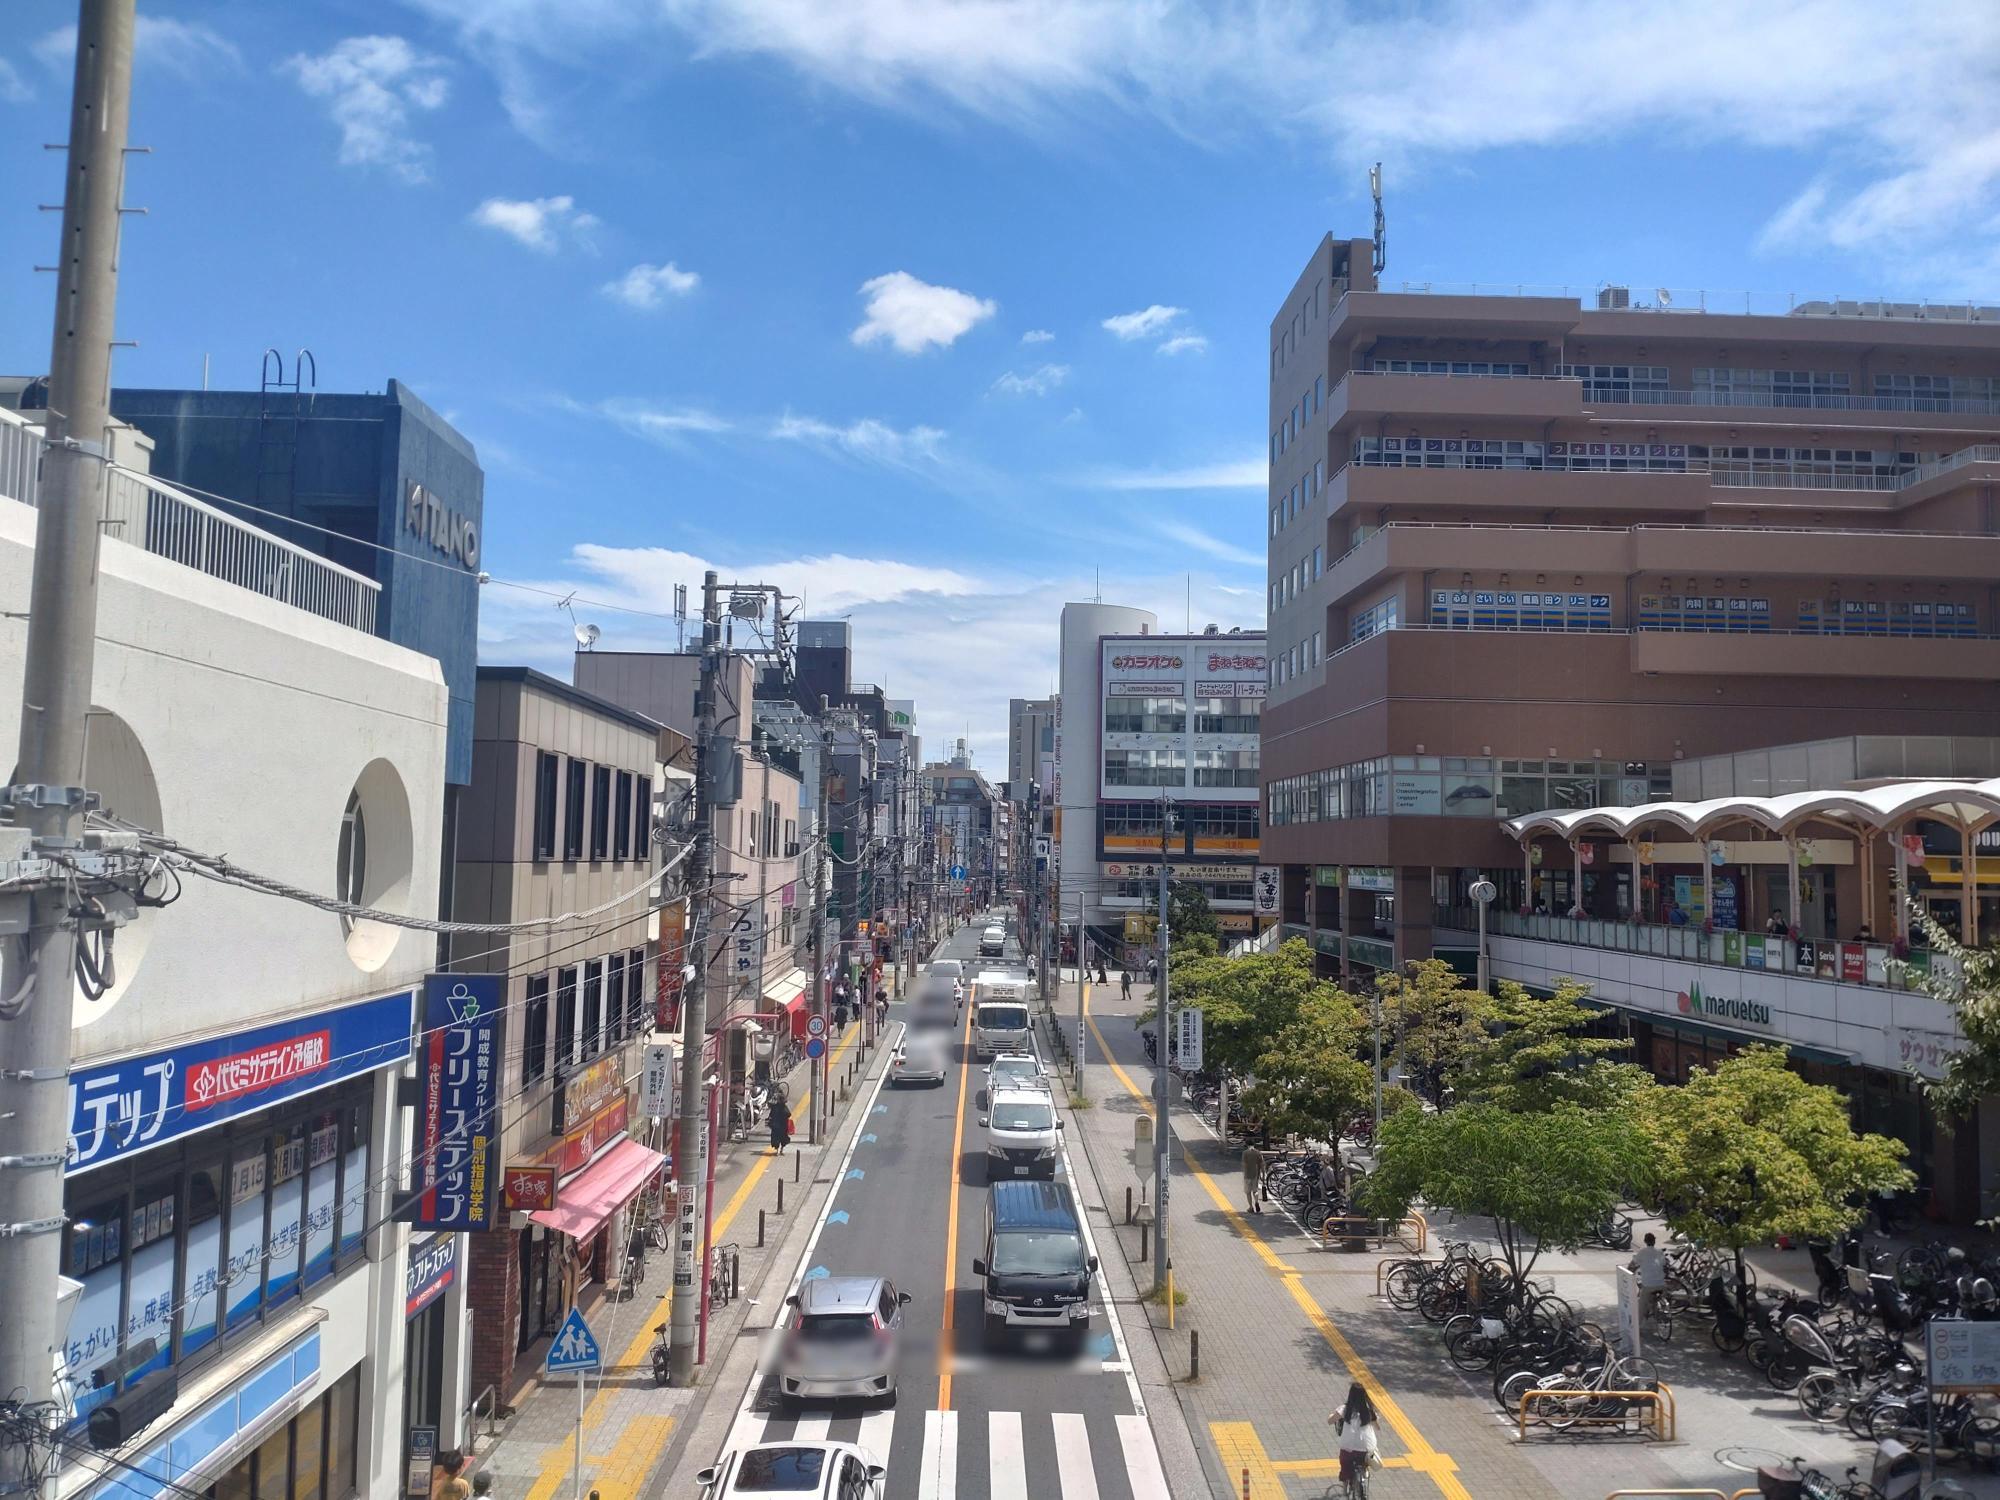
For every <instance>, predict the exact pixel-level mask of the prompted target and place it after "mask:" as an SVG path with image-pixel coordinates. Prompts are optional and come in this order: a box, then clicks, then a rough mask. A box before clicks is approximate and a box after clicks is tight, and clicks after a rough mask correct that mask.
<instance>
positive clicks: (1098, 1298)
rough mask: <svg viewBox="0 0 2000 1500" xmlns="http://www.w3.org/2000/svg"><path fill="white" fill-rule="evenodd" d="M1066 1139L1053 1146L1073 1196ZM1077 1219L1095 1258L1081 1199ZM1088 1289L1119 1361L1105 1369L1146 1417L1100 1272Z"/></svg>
mask: <svg viewBox="0 0 2000 1500" xmlns="http://www.w3.org/2000/svg"><path fill="white" fill-rule="evenodd" d="M1072 1118H1074V1115H1072ZM1068 1137H1069V1132H1068V1131H1066V1130H1063V1131H1058V1132H1057V1133H1056V1143H1057V1149H1058V1150H1059V1151H1061V1152H1062V1165H1063V1176H1064V1178H1065V1179H1066V1180H1067V1181H1068V1182H1069V1185H1070V1191H1071V1192H1072V1193H1076V1192H1078V1183H1079V1181H1080V1180H1081V1179H1079V1178H1078V1177H1077V1175H1076V1164H1075V1163H1074V1162H1072V1161H1071V1160H1070V1156H1069V1139H1068ZM1092 1180H1093V1181H1095V1180H1096V1179H1095V1178H1094V1177H1093V1178H1092ZM1076 1217H1077V1222H1078V1223H1079V1224H1081V1225H1082V1226H1083V1245H1084V1250H1085V1252H1086V1253H1087V1254H1089V1255H1090V1256H1092V1257H1093V1258H1095V1257H1096V1255H1097V1237H1096V1236H1095V1235H1093V1234H1092V1233H1091V1232H1090V1213H1089V1210H1088V1209H1087V1208H1086V1207H1085V1206H1084V1203H1083V1200H1082V1198H1081V1197H1078V1199H1077V1205H1076ZM1090 1287H1091V1295H1092V1297H1093V1298H1094V1299H1095V1305H1097V1306H1101V1307H1102V1308H1103V1309H1104V1321H1105V1322H1107V1323H1109V1324H1110V1325H1111V1342H1112V1345H1113V1347H1114V1348H1116V1349H1117V1351H1118V1358H1116V1359H1115V1360H1112V1359H1108V1360H1106V1361H1104V1368H1105V1370H1106V1371H1108V1372H1112V1373H1116V1374H1121V1375H1123V1376H1124V1377H1125V1390H1126V1392H1127V1394H1128V1395H1130V1396H1131V1398H1132V1410H1133V1411H1135V1412H1137V1413H1138V1414H1139V1415H1140V1417H1141V1418H1143V1417H1144V1416H1145V1415H1146V1398H1145V1396H1144V1395H1143V1394H1142V1393H1141V1392H1140V1390H1139V1376H1138V1373H1137V1372H1136V1371H1134V1370H1133V1368H1132V1351H1131V1350H1130V1349H1127V1348H1126V1347H1125V1329H1124V1326H1123V1325H1122V1324H1120V1323H1119V1321H1118V1309H1117V1308H1116V1307H1114V1306H1112V1303H1111V1299H1110V1297H1108V1296H1106V1295H1105V1294H1104V1275H1103V1272H1101V1271H1100V1272H1099V1273H1098V1274H1097V1275H1095V1276H1092V1277H1091V1278H1090Z"/></svg>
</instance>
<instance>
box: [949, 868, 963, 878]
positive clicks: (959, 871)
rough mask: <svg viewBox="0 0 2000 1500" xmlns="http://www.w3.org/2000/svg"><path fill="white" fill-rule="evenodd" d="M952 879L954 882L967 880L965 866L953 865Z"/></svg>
mask: <svg viewBox="0 0 2000 1500" xmlns="http://www.w3.org/2000/svg"><path fill="white" fill-rule="evenodd" d="M951 878H952V879H953V880H963V879H965V866H964V865H953V866H952V867H951Z"/></svg>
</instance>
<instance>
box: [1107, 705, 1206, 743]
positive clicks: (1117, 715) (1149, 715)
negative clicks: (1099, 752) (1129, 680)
mask: <svg viewBox="0 0 2000 1500" xmlns="http://www.w3.org/2000/svg"><path fill="white" fill-rule="evenodd" d="M1104 732H1105V733H1106V734H1185V733H1186V732H1187V702H1186V700H1185V699H1182V698H1166V697H1160V698H1127V697H1114V698H1106V699H1105V700H1104Z"/></svg>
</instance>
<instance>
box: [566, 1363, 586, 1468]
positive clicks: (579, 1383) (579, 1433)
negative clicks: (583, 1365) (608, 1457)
mask: <svg viewBox="0 0 2000 1500" xmlns="http://www.w3.org/2000/svg"><path fill="white" fill-rule="evenodd" d="M569 1493H570V1497H571V1500H583V1371H581V1370H578V1371H577V1372H576V1473H575V1474H573V1475H571V1476H570V1486H569Z"/></svg>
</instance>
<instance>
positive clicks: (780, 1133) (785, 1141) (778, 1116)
mask: <svg viewBox="0 0 2000 1500" xmlns="http://www.w3.org/2000/svg"><path fill="white" fill-rule="evenodd" d="M791 1143H792V1115H791V1111H790V1110H786V1109H777V1108H774V1109H772V1111H771V1149H772V1150H773V1151H775V1152H776V1153H777V1154H778V1155H780V1156H783V1155H784V1154H785V1147H787V1146H789V1145H790V1144H791Z"/></svg>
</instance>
